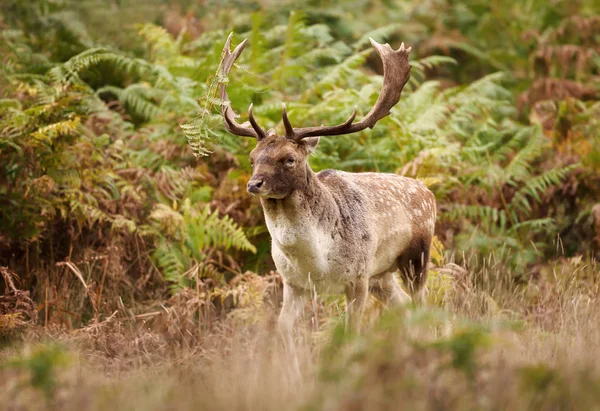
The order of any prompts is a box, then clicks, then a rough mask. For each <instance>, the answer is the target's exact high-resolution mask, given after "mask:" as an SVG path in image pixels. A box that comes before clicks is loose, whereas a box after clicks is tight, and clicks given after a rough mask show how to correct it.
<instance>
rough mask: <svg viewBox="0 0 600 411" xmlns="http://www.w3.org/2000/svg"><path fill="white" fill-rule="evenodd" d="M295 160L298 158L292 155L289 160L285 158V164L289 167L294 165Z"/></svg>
mask: <svg viewBox="0 0 600 411" xmlns="http://www.w3.org/2000/svg"><path fill="white" fill-rule="evenodd" d="M295 162H296V160H294V157H290V158H288V159H287V160H285V165H286V166H288V167H292V166H293V165H294V163H295Z"/></svg>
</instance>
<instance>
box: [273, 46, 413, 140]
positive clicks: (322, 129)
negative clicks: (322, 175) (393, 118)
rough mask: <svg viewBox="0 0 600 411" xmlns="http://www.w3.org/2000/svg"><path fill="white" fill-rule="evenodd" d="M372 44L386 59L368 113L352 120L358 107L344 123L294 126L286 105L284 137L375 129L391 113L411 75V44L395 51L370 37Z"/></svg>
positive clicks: (383, 59) (313, 135)
mask: <svg viewBox="0 0 600 411" xmlns="http://www.w3.org/2000/svg"><path fill="white" fill-rule="evenodd" d="M370 40H371V44H372V45H373V47H374V48H375V50H376V51H377V53H378V54H379V56H380V57H381V61H382V62H383V87H382V88H381V92H380V94H379V98H378V99H377V102H375V105H374V106H373V108H372V109H371V111H369V113H368V114H367V115H366V116H365V117H364V118H363V119H362V120H360V121H359V122H357V123H352V122H353V121H354V118H355V117H356V108H354V111H353V112H352V115H351V116H350V117H349V118H348V120H346V121H345V122H344V123H342V124H339V125H337V126H319V127H305V128H295V127H292V124H291V123H290V120H289V118H288V116H287V111H286V108H285V104H284V105H283V125H284V127H285V136H286V137H287V138H289V139H290V140H294V141H300V140H302V139H304V138H307V137H317V136H337V135H341V134H350V133H356V132H357V131H361V130H364V129H366V128H367V127H368V128H373V126H375V123H377V121H379V120H381V119H382V118H383V117H385V116H387V115H388V114H390V110H391V108H392V107H394V106H395V105H396V103H398V101H399V100H400V94H402V89H403V88H404V85H405V84H406V83H407V82H408V79H409V78H410V64H409V63H408V53H409V52H410V51H411V49H412V48H411V47H407V48H405V47H404V43H402V44H401V45H400V48H399V49H398V50H396V51H395V50H393V49H392V48H391V47H390V45H389V44H379V43H377V42H376V41H375V40H373V39H370Z"/></svg>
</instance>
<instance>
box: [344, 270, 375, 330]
mask: <svg viewBox="0 0 600 411" xmlns="http://www.w3.org/2000/svg"><path fill="white" fill-rule="evenodd" d="M345 291H346V331H350V332H356V333H359V332H360V324H361V321H362V316H363V312H364V309H365V303H366V302H367V297H368V296H369V279H368V278H367V276H366V275H361V276H359V277H358V278H356V279H355V280H354V281H353V282H351V283H350V284H348V285H347V286H346V290H345Z"/></svg>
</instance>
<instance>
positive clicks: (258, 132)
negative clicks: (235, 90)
mask: <svg viewBox="0 0 600 411" xmlns="http://www.w3.org/2000/svg"><path fill="white" fill-rule="evenodd" d="M232 35H233V33H231V34H229V37H227V41H226V42H225V47H224V48H223V62H222V63H221V71H220V73H219V76H220V77H221V78H220V81H221V85H220V87H221V114H222V115H223V119H224V120H225V127H226V128H227V131H229V132H230V133H233V134H236V135H238V136H245V137H254V138H256V139H258V140H262V139H263V138H265V137H266V136H267V133H265V131H264V130H263V129H262V128H260V126H259V125H258V123H257V122H256V120H255V119H254V116H253V115H252V104H250V107H249V108H248V117H249V120H250V125H251V126H252V128H250V127H247V126H246V125H245V124H239V123H238V122H237V121H235V117H236V115H235V113H234V112H233V109H232V108H231V101H230V100H229V96H228V95H227V83H226V82H225V79H226V78H227V77H228V76H229V72H230V71H231V67H233V63H235V61H236V60H237V58H238V57H239V56H240V54H242V51H244V47H246V43H247V42H248V40H247V39H246V40H244V41H242V42H241V43H240V44H238V46H237V47H236V48H235V49H234V50H233V52H232V51H231V37H232Z"/></svg>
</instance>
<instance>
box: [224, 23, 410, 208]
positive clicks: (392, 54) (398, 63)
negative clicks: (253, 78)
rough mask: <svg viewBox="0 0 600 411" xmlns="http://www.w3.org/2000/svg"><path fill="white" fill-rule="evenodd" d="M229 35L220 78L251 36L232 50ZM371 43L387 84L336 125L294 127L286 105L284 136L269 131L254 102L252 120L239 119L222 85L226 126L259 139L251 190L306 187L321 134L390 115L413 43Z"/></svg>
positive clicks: (269, 194) (270, 194)
mask: <svg viewBox="0 0 600 411" xmlns="http://www.w3.org/2000/svg"><path fill="white" fill-rule="evenodd" d="M231 36H232V35H231V34H230V35H229V37H228V38H227V42H226V43H225V48H224V49H223V62H222V64H221V78H227V76H228V75H229V72H230V70H231V67H232V66H233V64H234V62H235V61H236V60H237V58H238V57H239V56H240V54H241V53H242V51H243V50H244V47H246V43H247V40H244V41H243V42H241V43H240V44H239V45H238V46H237V47H236V48H235V49H234V50H233V52H232V51H231V48H230V46H231ZM371 44H372V45H373V47H374V48H375V51H377V53H378V54H379V56H380V58H381V60H382V62H383V87H382V89H381V92H380V94H379V97H378V99H377V101H376V102H375V105H374V106H373V108H372V109H371V111H369V113H367V115H366V116H365V117H364V118H363V119H362V120H360V121H358V122H356V123H354V119H355V117H356V107H355V108H354V111H353V112H352V114H351V115H350V117H349V118H348V120H346V121H345V122H343V123H342V124H339V125H336V126H318V127H302V128H297V127H293V126H292V124H291V122H290V120H289V118H288V115H287V111H286V107H285V104H283V105H282V121H283V126H284V128H285V135H283V136H280V135H278V134H277V132H276V131H275V130H274V129H270V130H268V131H265V130H264V129H263V128H261V127H260V126H259V125H258V123H257V122H256V120H255V118H254V116H253V114H252V104H251V105H250V107H249V108H248V120H249V123H243V124H239V123H238V122H237V121H236V115H235V113H234V111H233V109H232V108H231V102H230V101H229V96H228V95H227V85H226V83H225V82H222V83H221V84H220V96H221V113H222V115H223V118H224V120H225V126H226V128H227V130H228V131H229V132H231V133H233V134H236V135H238V136H244V137H253V138H256V139H257V141H258V143H257V145H256V148H255V149H254V150H252V152H251V153H250V161H251V163H252V165H253V173H252V178H251V179H250V181H249V182H248V192H250V193H251V194H255V195H259V196H262V197H266V198H275V199H281V198H285V197H287V196H288V195H289V194H290V193H291V192H293V191H294V190H297V189H302V188H303V187H304V186H305V185H306V184H307V177H308V174H310V173H312V171H311V170H310V167H309V166H308V162H307V161H306V159H307V157H308V155H309V154H310V153H311V152H312V151H313V150H314V148H315V147H316V146H317V144H318V142H319V137H320V136H337V135H343V134H350V133H356V132H358V131H362V130H364V129H366V128H373V127H374V126H375V123H377V121H379V120H380V119H382V118H383V117H385V116H387V115H389V114H390V110H391V109H392V107H393V106H394V105H396V103H398V101H399V100H400V95H401V93H402V89H403V88H404V85H405V84H406V83H407V82H408V79H409V78H410V68H411V66H410V64H409V63H408V54H409V52H410V50H411V48H410V47H406V48H405V47H404V43H402V44H401V46H400V48H399V49H398V50H393V49H392V48H391V47H390V45H389V44H379V43H377V42H376V41H375V40H373V39H371Z"/></svg>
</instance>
